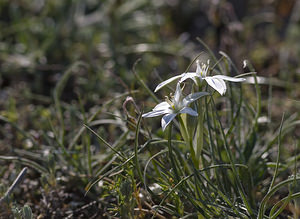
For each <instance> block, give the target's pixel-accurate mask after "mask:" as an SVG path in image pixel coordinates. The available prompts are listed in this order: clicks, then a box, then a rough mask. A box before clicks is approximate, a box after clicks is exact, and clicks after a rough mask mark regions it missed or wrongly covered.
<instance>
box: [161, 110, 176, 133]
mask: <svg viewBox="0 0 300 219" xmlns="http://www.w3.org/2000/svg"><path fill="white" fill-rule="evenodd" d="M176 115H177V114H176V113H171V114H166V115H164V116H163V117H162V119H161V127H162V130H163V131H165V129H166V127H167V126H168V125H169V124H170V122H171V121H172V120H173V119H174V118H175V116H176Z"/></svg>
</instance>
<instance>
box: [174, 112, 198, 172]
mask: <svg viewBox="0 0 300 219" xmlns="http://www.w3.org/2000/svg"><path fill="white" fill-rule="evenodd" d="M178 119H179V123H180V131H181V134H182V137H183V139H184V141H185V142H186V144H187V145H189V147H190V152H191V157H192V161H193V163H194V165H195V166H196V167H199V159H197V157H196V153H195V150H194V147H193V135H192V134H191V133H188V132H187V129H186V126H185V124H184V121H183V119H182V117H181V116H178Z"/></svg>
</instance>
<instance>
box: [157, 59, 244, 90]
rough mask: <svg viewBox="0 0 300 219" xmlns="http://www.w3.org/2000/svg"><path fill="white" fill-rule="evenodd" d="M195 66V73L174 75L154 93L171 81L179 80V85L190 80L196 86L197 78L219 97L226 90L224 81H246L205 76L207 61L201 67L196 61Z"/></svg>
mask: <svg viewBox="0 0 300 219" xmlns="http://www.w3.org/2000/svg"><path fill="white" fill-rule="evenodd" d="M196 64H197V69H196V72H186V73H183V74H180V75H176V76H174V77H172V78H169V79H168V80H166V81H163V82H162V83H160V84H159V85H158V86H157V87H156V89H155V91H154V92H156V91H158V90H159V89H161V88H162V87H164V86H165V85H167V84H169V83H171V82H172V81H174V80H176V79H179V78H180V80H179V83H181V82H183V81H185V80H186V79H188V78H190V79H192V80H193V81H194V82H195V83H196V84H197V83H198V82H197V78H199V79H200V81H203V80H205V81H206V82H207V83H208V84H209V85H210V86H211V87H212V88H213V89H215V90H216V91H218V92H219V93H220V94H221V95H224V94H225V93H226V89H227V87H226V84H225V81H232V82H242V81H244V80H246V79H245V78H234V77H229V76H225V75H214V76H207V71H208V69H209V60H208V61H207V65H206V64H204V63H201V65H200V63H199V60H197V61H196Z"/></svg>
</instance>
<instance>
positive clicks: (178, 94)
mask: <svg viewBox="0 0 300 219" xmlns="http://www.w3.org/2000/svg"><path fill="white" fill-rule="evenodd" d="M181 96H182V91H181V87H180V83H177V86H176V91H175V94H174V102H173V103H174V105H176V106H177V105H178V103H179V101H180V98H181Z"/></svg>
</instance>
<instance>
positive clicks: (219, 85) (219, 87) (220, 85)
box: [204, 77, 227, 95]
mask: <svg viewBox="0 0 300 219" xmlns="http://www.w3.org/2000/svg"><path fill="white" fill-rule="evenodd" d="M204 79H205V80H206V82H207V83H208V84H209V85H210V86H211V87H212V88H213V89H215V90H216V91H218V92H219V93H220V94H221V95H224V94H225V93H226V89H227V88H226V84H225V82H224V81H223V80H222V79H219V78H213V77H205V78H204Z"/></svg>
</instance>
